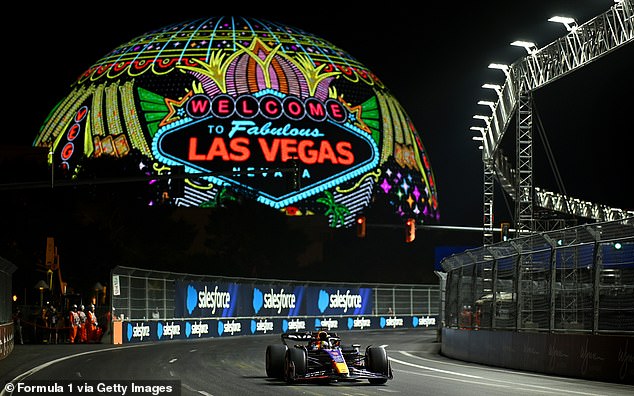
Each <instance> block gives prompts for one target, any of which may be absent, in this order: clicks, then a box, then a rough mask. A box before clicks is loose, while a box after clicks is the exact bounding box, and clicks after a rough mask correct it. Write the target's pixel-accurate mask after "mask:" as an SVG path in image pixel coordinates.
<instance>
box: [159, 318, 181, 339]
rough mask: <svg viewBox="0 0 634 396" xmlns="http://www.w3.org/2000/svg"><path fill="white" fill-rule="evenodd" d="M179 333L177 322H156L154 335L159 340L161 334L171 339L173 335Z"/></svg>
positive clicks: (179, 328)
mask: <svg viewBox="0 0 634 396" xmlns="http://www.w3.org/2000/svg"><path fill="white" fill-rule="evenodd" d="M179 335H181V325H179V324H174V322H172V323H169V322H165V324H163V323H161V322H158V323H157V325H156V336H157V337H158V339H159V340H160V339H161V338H163V336H165V337H166V338H167V337H169V338H170V339H172V338H174V336H179Z"/></svg>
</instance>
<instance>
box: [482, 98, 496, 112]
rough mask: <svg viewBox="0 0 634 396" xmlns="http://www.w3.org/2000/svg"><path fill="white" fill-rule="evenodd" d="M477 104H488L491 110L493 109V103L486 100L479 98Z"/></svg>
mask: <svg viewBox="0 0 634 396" xmlns="http://www.w3.org/2000/svg"><path fill="white" fill-rule="evenodd" d="M478 104H479V105H483V106H489V107H490V108H491V111H495V103H493V102H490V101H488V100H481V101H479V102H478Z"/></svg>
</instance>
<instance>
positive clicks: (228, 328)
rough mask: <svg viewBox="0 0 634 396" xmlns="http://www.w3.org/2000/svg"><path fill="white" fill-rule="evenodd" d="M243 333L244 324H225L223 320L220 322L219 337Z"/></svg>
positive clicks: (233, 322) (232, 322)
mask: <svg viewBox="0 0 634 396" xmlns="http://www.w3.org/2000/svg"><path fill="white" fill-rule="evenodd" d="M241 332H242V324H241V323H240V322H236V321H235V320H232V321H231V322H227V323H224V322H223V321H222V320H219V321H218V335H219V336H221V335H223V334H225V333H229V334H231V335H234V334H235V333H241Z"/></svg>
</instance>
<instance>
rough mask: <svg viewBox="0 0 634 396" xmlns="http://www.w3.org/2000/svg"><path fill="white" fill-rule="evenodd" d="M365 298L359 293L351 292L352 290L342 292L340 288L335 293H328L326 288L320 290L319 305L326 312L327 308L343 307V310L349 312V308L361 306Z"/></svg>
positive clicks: (321, 310)
mask: <svg viewBox="0 0 634 396" xmlns="http://www.w3.org/2000/svg"><path fill="white" fill-rule="evenodd" d="M362 302H363V298H362V297H361V295H359V294H350V290H346V294H341V293H340V292H339V290H337V293H335V294H328V292H327V291H325V290H320V291H319V300H318V301H317V306H318V308H319V311H320V312H321V313H324V311H325V310H326V308H332V309H341V308H343V312H344V313H346V312H348V309H355V308H361V303H362Z"/></svg>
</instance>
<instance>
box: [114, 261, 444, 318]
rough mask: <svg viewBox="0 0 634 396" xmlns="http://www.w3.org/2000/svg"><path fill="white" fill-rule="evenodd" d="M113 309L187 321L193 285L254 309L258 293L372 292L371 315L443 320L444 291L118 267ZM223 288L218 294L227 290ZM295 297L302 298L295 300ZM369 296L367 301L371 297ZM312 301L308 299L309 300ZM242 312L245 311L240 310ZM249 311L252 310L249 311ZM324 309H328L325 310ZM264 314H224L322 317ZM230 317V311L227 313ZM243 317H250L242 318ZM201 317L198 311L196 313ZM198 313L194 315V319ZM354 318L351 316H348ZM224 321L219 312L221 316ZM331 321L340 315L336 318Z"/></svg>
mask: <svg viewBox="0 0 634 396" xmlns="http://www.w3.org/2000/svg"><path fill="white" fill-rule="evenodd" d="M111 278H112V301H111V305H112V309H113V315H114V316H115V317H116V318H117V319H123V320H125V321H140V320H176V319H183V316H182V315H181V314H180V313H181V311H182V309H179V307H177V305H178V304H179V301H182V300H183V299H182V298H179V296H178V295H177V294H178V293H179V288H182V287H183V285H187V284H193V285H197V286H201V287H202V286H203V285H208V286H209V287H208V288H209V290H212V289H213V288H214V285H221V289H222V288H223V287H225V288H226V289H227V290H228V291H229V292H230V293H232V294H235V296H232V301H234V300H235V299H236V298H238V297H240V296H248V297H244V298H242V300H246V302H244V301H243V302H244V303H241V305H250V304H251V300H252V299H253V296H254V295H256V293H257V292H258V291H264V292H267V291H269V290H270V292H271V294H272V295H273V296H290V295H291V294H293V293H294V294H293V297H292V298H293V299H295V298H299V297H300V296H301V295H302V293H304V297H305V296H306V295H307V294H308V291H310V290H319V289H324V290H328V291H329V292H332V291H333V290H336V291H337V292H340V293H344V294H345V293H346V290H353V291H359V290H369V293H368V294H367V296H370V297H369V299H370V300H371V301H367V302H364V305H367V306H368V307H369V308H368V309H367V310H366V311H364V314H365V315H370V316H371V315H376V316H379V315H384V316H389V315H394V316H397V315H407V316H430V315H435V316H438V315H439V314H440V311H441V307H440V301H441V298H440V286H439V285H425V284H411V285H408V284H404V285H403V284H374V283H373V284H367V283H338V282H310V281H293V280H271V279H255V278H233V277H220V276H211V275H194V274H183V273H175V272H163V271H152V270H147V269H140V268H130V267H121V266H118V267H116V268H115V269H114V270H113V271H112V276H111ZM221 289H218V290H221ZM295 295H297V296H296V297H295ZM365 296H366V295H365V294H364V298H365ZM304 300H306V297H305V298H304ZM240 308H242V309H240ZM246 308H249V309H246ZM322 308H323V307H322ZM263 311H264V310H260V311H259V314H258V311H257V310H254V309H253V307H244V306H240V307H238V309H236V310H235V311H233V314H222V316H223V317H225V318H227V317H229V318H234V319H240V318H247V317H257V316H269V317H270V316H293V317H303V318H307V317H317V316H320V315H316V314H312V313H311V312H314V311H315V310H312V311H311V309H310V308H308V309H307V311H306V312H304V313H302V312H300V311H299V310H295V311H294V313H290V312H289V310H288V309H284V310H282V309H280V310H278V311H279V312H277V311H275V312H273V313H272V311H271V310H269V311H268V312H266V313H264V312H263ZM225 312H227V311H225ZM240 312H247V313H246V314H240ZM193 314H195V312H194V313H193ZM193 314H192V315H193ZM347 314H348V315H350V314H351V312H350V311H348V312H347ZM215 316H216V317H217V316H220V314H218V313H216V315H215ZM329 316H337V315H332V314H330V315H329Z"/></svg>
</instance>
